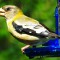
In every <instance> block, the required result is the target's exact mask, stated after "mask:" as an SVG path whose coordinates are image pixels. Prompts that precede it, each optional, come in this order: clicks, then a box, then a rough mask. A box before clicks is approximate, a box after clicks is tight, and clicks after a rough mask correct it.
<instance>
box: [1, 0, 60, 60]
mask: <svg viewBox="0 0 60 60" xmlns="http://www.w3.org/2000/svg"><path fill="white" fill-rule="evenodd" d="M4 5H16V6H18V7H19V8H21V9H22V11H23V12H24V14H25V15H27V16H29V17H32V18H34V19H37V20H38V21H40V22H41V23H43V24H45V25H46V26H47V27H48V28H49V29H50V30H52V31H55V17H54V11H55V8H56V6H57V0H0V7H2V6H4ZM23 46H25V44H23V43H21V42H19V41H18V40H16V39H15V38H14V37H12V36H11V35H10V33H9V32H8V30H7V25H6V21H5V18H4V17H0V60H30V59H29V58H28V57H27V56H25V55H24V54H22V52H21V50H20V48H21V47H23ZM48 59H49V60H60V59H59V58H57V57H54V58H52V57H42V58H40V57H35V58H33V59H31V60H48Z"/></svg>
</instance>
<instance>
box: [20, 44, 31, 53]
mask: <svg viewBox="0 0 60 60" xmlns="http://www.w3.org/2000/svg"><path fill="white" fill-rule="evenodd" d="M29 47H30V45H26V46H24V47H22V48H21V51H22V53H23V54H24V53H25V50H26V49H28V48H29Z"/></svg>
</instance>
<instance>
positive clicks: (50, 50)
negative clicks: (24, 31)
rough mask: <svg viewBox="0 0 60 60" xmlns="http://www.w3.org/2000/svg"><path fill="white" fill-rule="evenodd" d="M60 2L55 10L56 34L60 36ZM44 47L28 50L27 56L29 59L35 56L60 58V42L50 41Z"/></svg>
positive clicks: (59, 0)
mask: <svg viewBox="0 0 60 60" xmlns="http://www.w3.org/2000/svg"><path fill="white" fill-rule="evenodd" d="M59 5H60V0H58V6H57V7H56V9H55V18H56V34H59V35H60V13H59V10H60V9H59ZM43 46H44V47H39V48H35V47H33V48H28V49H26V50H25V54H26V55H27V56H28V57H29V58H33V57H35V56H50V57H60V40H59V39H55V40H50V41H48V42H47V43H45V44H43Z"/></svg>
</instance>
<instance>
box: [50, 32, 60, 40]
mask: <svg viewBox="0 0 60 60" xmlns="http://www.w3.org/2000/svg"><path fill="white" fill-rule="evenodd" d="M49 36H50V37H52V38H58V39H60V36H59V35H57V34H55V33H52V32H51V33H50V34H49Z"/></svg>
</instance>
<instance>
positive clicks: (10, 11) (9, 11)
mask: <svg viewBox="0 0 60 60" xmlns="http://www.w3.org/2000/svg"><path fill="white" fill-rule="evenodd" d="M17 14H20V15H22V14H23V13H22V11H21V10H20V9H19V8H18V7H16V6H14V5H6V6H3V7H1V8H0V16H4V17H5V18H6V19H7V20H9V19H11V18H13V17H14V16H15V15H17Z"/></svg>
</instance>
